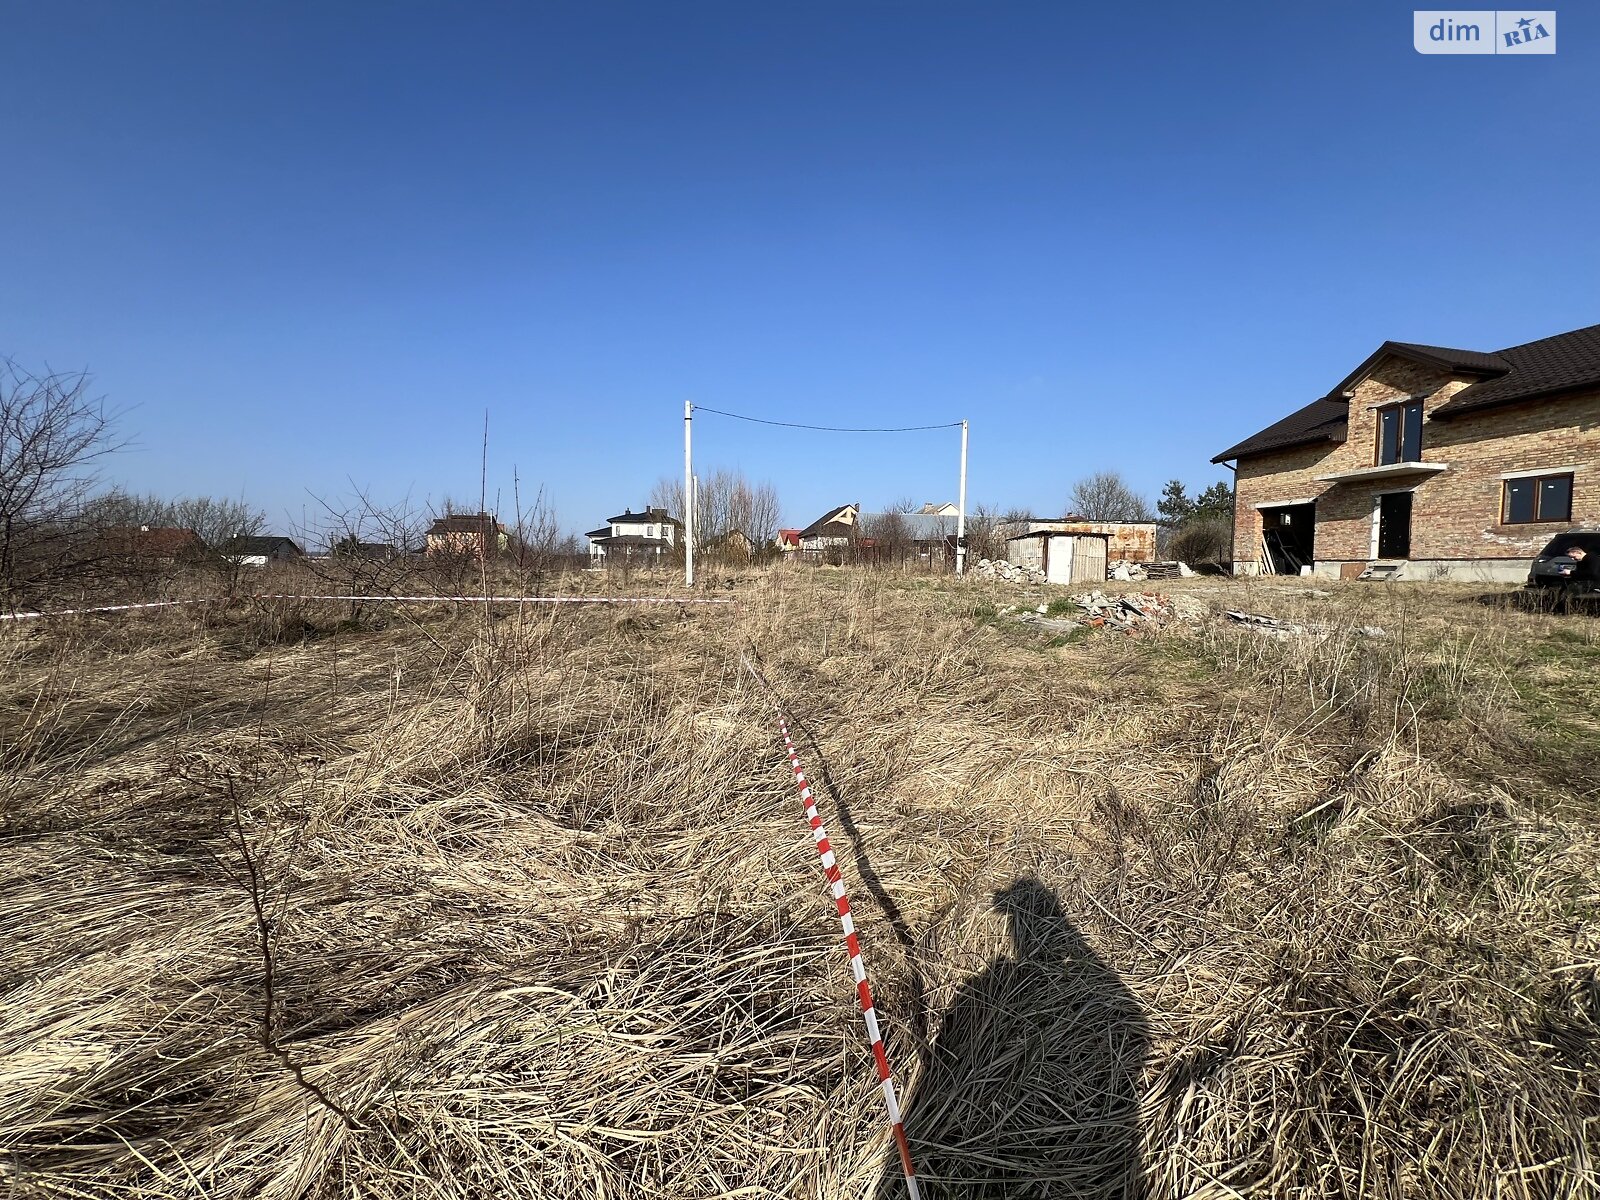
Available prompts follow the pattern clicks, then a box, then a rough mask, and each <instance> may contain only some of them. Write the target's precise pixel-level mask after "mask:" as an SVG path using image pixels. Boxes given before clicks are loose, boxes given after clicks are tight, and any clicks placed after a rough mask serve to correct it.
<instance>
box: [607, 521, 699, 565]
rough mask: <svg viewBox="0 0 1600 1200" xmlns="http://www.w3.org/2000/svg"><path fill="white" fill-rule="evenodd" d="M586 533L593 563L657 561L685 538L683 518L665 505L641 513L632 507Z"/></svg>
mask: <svg viewBox="0 0 1600 1200" xmlns="http://www.w3.org/2000/svg"><path fill="white" fill-rule="evenodd" d="M583 536H584V537H586V538H588V539H589V563H590V565H591V566H596V567H598V566H601V565H603V564H605V563H606V562H616V561H642V562H652V563H657V562H660V561H661V560H662V559H664V558H666V557H667V556H668V555H670V554H671V553H672V551H673V550H674V549H675V548H676V547H677V546H678V544H679V543H680V542H681V541H682V539H683V522H682V521H680V520H678V518H677V517H674V516H671V515H669V514H668V513H667V510H666V509H664V508H646V509H645V510H644V511H643V512H641V513H636V512H634V511H633V509H631V508H630V509H627V510H625V511H624V512H623V514H622V515H621V516H619V517H611V518H610V519H608V520H607V522H606V523H605V524H604V525H603V526H601V527H600V528H599V529H591V530H590V531H589V532H588V533H586V534H584V535H583Z"/></svg>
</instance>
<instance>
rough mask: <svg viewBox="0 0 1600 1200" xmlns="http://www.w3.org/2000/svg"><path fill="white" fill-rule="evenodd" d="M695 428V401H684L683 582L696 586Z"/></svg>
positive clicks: (685, 584)
mask: <svg viewBox="0 0 1600 1200" xmlns="http://www.w3.org/2000/svg"><path fill="white" fill-rule="evenodd" d="M693 429H694V402H693V401H690V400H685V401H684V402H683V582H684V586H686V587H691V588H692V587H694V458H693V456H692V455H691V454H690V452H689V438H690V434H691V433H692V431H693Z"/></svg>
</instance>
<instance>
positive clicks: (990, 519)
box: [967, 504, 1006, 563]
mask: <svg viewBox="0 0 1600 1200" xmlns="http://www.w3.org/2000/svg"><path fill="white" fill-rule="evenodd" d="M1000 521H1001V517H1000V512H999V510H998V509H996V508H995V507H994V506H993V505H992V504H979V505H977V506H976V507H975V508H974V509H973V510H972V515H971V516H970V517H968V518H967V561H968V562H969V563H971V562H975V561H977V560H978V559H980V558H1004V557H1005V556H1006V543H1005V538H1004V537H1003V536H1001V529H1000Z"/></svg>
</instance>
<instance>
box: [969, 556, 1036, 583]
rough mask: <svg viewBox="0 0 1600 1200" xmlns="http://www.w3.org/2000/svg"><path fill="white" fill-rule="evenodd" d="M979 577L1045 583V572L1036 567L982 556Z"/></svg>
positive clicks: (1008, 581) (1007, 581) (979, 564)
mask: <svg viewBox="0 0 1600 1200" xmlns="http://www.w3.org/2000/svg"><path fill="white" fill-rule="evenodd" d="M977 573H978V578H979V579H1000V580H1004V581H1005V582H1006V583H1043V582H1044V581H1045V580H1044V572H1043V571H1041V570H1039V569H1037V568H1036V567H1019V566H1018V565H1017V564H1016V563H1011V562H1007V561H1006V560H1005V559H1003V558H980V559H979V560H978V566H977Z"/></svg>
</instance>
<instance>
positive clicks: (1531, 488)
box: [1500, 475, 1572, 525]
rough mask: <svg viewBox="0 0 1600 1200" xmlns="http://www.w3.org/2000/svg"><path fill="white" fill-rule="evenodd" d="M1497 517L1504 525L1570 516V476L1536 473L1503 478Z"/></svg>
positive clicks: (1566, 518)
mask: <svg viewBox="0 0 1600 1200" xmlns="http://www.w3.org/2000/svg"><path fill="white" fill-rule="evenodd" d="M1500 520H1501V521H1502V522H1503V523H1504V524H1506V525H1531V524H1533V523H1534V522H1535V521H1570V520H1572V476H1571V475H1535V476H1530V477H1528V478H1524V479H1508V480H1506V485H1505V497H1504V498H1503V499H1502V500H1501V502H1500Z"/></svg>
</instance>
